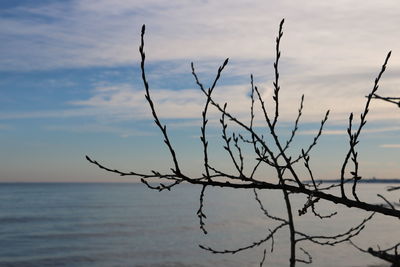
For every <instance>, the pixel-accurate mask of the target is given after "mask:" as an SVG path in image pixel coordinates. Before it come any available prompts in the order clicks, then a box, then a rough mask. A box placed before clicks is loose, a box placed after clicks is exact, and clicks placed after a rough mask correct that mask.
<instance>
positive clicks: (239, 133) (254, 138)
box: [86, 19, 400, 266]
mask: <svg viewBox="0 0 400 267" xmlns="http://www.w3.org/2000/svg"><path fill="white" fill-rule="evenodd" d="M283 25H284V19H283V20H282V21H281V22H280V24H279V31H278V36H277V38H276V46H275V48H276V49H275V50H276V57H275V62H274V64H273V67H274V74H275V76H274V81H273V88H274V93H273V97H272V100H273V102H274V111H273V114H272V115H271V114H270V113H269V111H268V110H267V106H266V104H265V100H264V99H263V97H262V95H261V93H260V90H259V88H258V87H257V86H255V85H254V77H253V75H251V76H250V78H251V95H250V99H251V106H250V122H249V123H246V122H244V121H243V120H239V119H238V118H237V117H236V116H235V115H234V114H232V113H231V112H230V111H229V109H228V104H227V103H223V104H221V103H218V102H217V100H216V99H215V98H214V96H213V92H214V91H215V89H216V86H217V84H218V82H219V80H220V79H221V77H222V74H223V71H224V70H225V68H226V67H227V65H228V62H229V59H228V58H227V59H226V60H225V61H224V62H223V63H222V64H221V66H220V67H219V68H218V70H217V73H216V75H215V78H214V80H213V82H212V84H211V86H210V87H209V88H208V89H206V88H205V87H204V85H203V83H201V81H200V79H199V77H198V76H197V74H196V69H195V67H194V64H193V63H191V71H192V75H193V77H194V80H195V83H196V85H197V86H198V87H199V89H200V90H201V92H203V94H204V95H205V99H206V100H205V104H204V108H203V110H202V113H201V118H202V125H201V127H200V142H201V144H202V150H203V151H202V157H203V162H202V164H203V167H204V173H203V174H202V175H201V176H199V177H193V176H190V175H186V174H184V173H183V171H182V170H181V168H180V165H179V160H178V157H177V155H176V152H175V149H174V146H173V143H172V142H171V140H170V137H169V135H168V131H167V127H166V125H163V124H162V122H161V121H160V119H159V117H158V115H157V114H158V113H157V111H156V108H155V103H154V102H153V100H152V98H151V94H150V92H151V90H150V86H149V83H148V81H147V78H146V72H145V59H146V56H145V51H144V34H145V25H143V27H142V31H141V43H140V47H139V52H140V55H141V64H140V68H141V73H142V80H143V84H144V89H145V99H146V101H147V102H148V104H149V106H150V110H151V113H152V116H153V119H154V122H155V124H156V125H157V127H158V128H159V130H160V131H161V133H162V136H163V139H164V143H165V145H166V146H167V149H168V151H169V154H170V157H171V159H172V165H173V167H172V168H171V169H170V170H171V172H170V173H161V172H159V171H155V170H152V171H150V173H149V174H144V173H137V172H132V171H128V172H124V171H120V170H115V169H112V168H109V167H106V166H105V165H103V164H101V163H99V162H98V161H95V160H93V159H91V158H90V157H88V156H86V159H87V160H88V161H89V162H90V163H92V164H94V165H96V166H97V167H99V168H101V169H104V170H106V171H108V172H113V173H116V174H118V175H121V176H128V175H129V176H135V177H138V178H140V180H141V182H142V183H144V184H145V185H146V186H147V187H148V188H150V189H153V190H158V191H162V190H165V189H167V190H171V189H173V188H174V187H175V186H179V184H181V183H182V182H186V183H190V184H193V185H200V186H201V192H200V196H199V209H198V211H197V216H198V218H199V224H200V226H199V227H200V229H201V230H202V231H203V233H204V234H207V231H206V223H205V219H206V215H205V213H204V211H203V208H204V198H205V197H206V195H205V190H206V188H207V187H209V186H213V187H222V188H239V189H251V190H253V193H254V199H255V200H256V203H257V206H258V207H259V208H260V210H261V212H262V213H263V214H264V215H265V217H266V218H267V219H268V220H272V221H273V222H276V223H279V224H278V225H271V226H269V227H267V230H268V234H267V235H266V236H265V237H263V238H261V239H260V240H258V241H255V242H253V243H251V244H247V245H244V246H241V247H239V248H236V249H235V248H233V249H214V248H211V247H209V246H206V245H199V246H200V248H202V249H203V250H206V251H209V252H212V253H225V254H227V253H230V254H234V253H238V252H241V251H245V250H248V249H252V248H255V247H259V246H262V245H264V244H265V243H266V242H267V241H271V253H272V252H273V244H274V236H275V235H276V233H277V232H279V231H284V230H287V231H289V241H290V258H289V265H290V266H295V265H296V263H297V262H302V263H311V262H312V257H311V254H310V253H309V252H308V251H307V250H305V249H304V248H303V247H299V246H298V244H300V243H305V242H311V243H314V244H318V245H321V246H326V245H327V246H335V245H337V244H340V243H345V242H351V238H353V237H355V236H357V235H359V234H360V233H361V232H362V231H363V229H364V227H365V225H366V223H367V222H368V221H370V220H372V218H373V216H374V214H382V215H385V216H389V217H395V218H400V210H399V209H396V207H395V205H392V204H391V205H381V204H375V203H367V202H363V201H361V200H360V199H359V197H358V195H357V182H358V181H359V180H360V179H361V177H360V176H359V174H358V170H359V163H358V153H357V151H356V147H357V145H358V144H359V138H360V134H361V132H362V130H363V128H364V126H365V124H366V123H367V120H366V118H367V115H368V112H369V105H370V102H371V99H374V98H379V96H378V95H377V94H376V92H377V90H378V87H379V81H380V79H381V77H382V75H383V73H384V72H385V70H386V66H387V63H388V60H389V58H390V55H391V52H389V53H388V54H387V56H386V58H385V61H384V63H383V65H382V67H381V70H380V72H379V73H378V76H377V78H376V79H375V82H374V85H373V89H372V91H371V93H370V94H369V95H368V96H367V101H366V104H365V107H364V111H363V112H362V113H361V115H360V124H359V126H358V127H357V128H356V129H355V130H353V113H351V114H350V116H349V126H348V129H347V133H348V137H349V149H348V151H347V153H346V155H345V157H344V161H343V164H342V167H341V170H340V182H339V183H337V184H333V185H330V186H323V185H322V184H321V183H317V182H316V180H315V174H314V173H313V171H312V168H311V155H310V152H311V150H312V149H313V148H314V147H315V146H316V145H317V143H318V140H319V138H320V137H321V136H322V133H323V128H324V126H325V124H326V122H327V120H328V117H329V110H328V111H327V112H326V114H325V116H324V117H323V119H322V120H321V123H320V127H319V129H318V133H317V135H316V136H315V137H314V139H313V141H312V143H311V144H310V145H309V146H308V147H303V148H301V149H300V151H299V152H298V153H296V156H292V155H290V154H289V153H288V148H289V147H290V146H291V145H292V144H293V142H294V139H295V136H296V134H297V132H298V126H299V121H300V118H301V116H302V110H303V106H304V95H303V96H302V97H301V99H300V107H299V109H298V113H297V117H296V119H295V121H294V126H293V129H292V131H291V134H290V136H289V138H288V139H287V140H286V142H282V141H281V140H280V139H279V136H278V133H277V131H276V125H277V123H278V122H279V118H280V117H279V111H280V105H279V103H280V99H279V92H280V90H281V87H280V83H279V78H280V76H279V60H280V58H281V51H280V44H281V41H282V37H283ZM390 100H391V101H394V100H393V99H390ZM389 102H390V101H389ZM256 104H258V105H259V108H260V112H261V114H262V116H263V118H264V121H265V128H266V129H267V134H268V135H269V137H270V138H269V139H268V141H267V139H266V138H265V137H264V136H263V135H262V134H260V133H259V132H258V131H257V129H256V128H255V127H254V118H255V109H256V108H257V107H256ZM210 108H214V109H215V110H216V111H217V112H219V114H220V116H221V119H220V124H221V129H222V133H221V137H222V140H223V142H224V146H223V148H224V150H225V151H226V152H227V153H228V155H229V159H230V161H231V162H232V164H233V168H232V170H230V171H223V170H220V169H218V168H217V167H215V166H213V164H212V162H210V157H209V150H208V141H207V134H206V133H207V132H206V128H207V124H208V116H209V115H208V111H209V109H210ZM229 125H235V126H236V127H235V128H234V129H233V130H231V131H232V134H229V133H228V131H227V129H228V126H229ZM264 133H265V131H264ZM242 146H249V147H250V148H251V150H252V152H253V153H254V157H253V160H254V161H255V164H254V165H251V166H254V167H252V168H251V170H250V171H249V172H247V171H246V170H245V168H244V163H245V159H244V156H243V153H242V151H243V150H242ZM246 159H247V157H246ZM300 162H303V163H304V166H303V165H301V166H299V165H300V164H298V163H300ZM351 163H353V167H354V168H353V171H351V172H350V174H351V177H350V178H348V177H346V173H347V169H348V165H350V164H351ZM261 165H265V166H267V167H270V168H273V169H274V171H275V173H276V177H275V178H267V177H264V178H262V179H260V178H255V177H256V174H257V173H258V171H259V166H261ZM302 166H303V168H305V169H306V171H307V173H308V176H307V177H301V175H300V172H299V171H298V169H299V168H300V167H302ZM155 178H156V179H158V181H159V182H158V185H153V184H152V183H150V182H149V179H155ZM310 180H311V183H310V182H308V181H310ZM350 182H352V183H353V185H352V195H353V197H354V199H350V198H348V197H347V195H346V192H345V187H344V186H345V184H346V183H350ZM334 187H340V195H335V194H332V193H331V192H330V191H329V190H330V189H331V188H334ZM260 190H262V191H264V190H280V191H281V192H282V194H283V202H284V203H285V206H286V211H285V217H279V216H276V215H272V214H271V213H270V212H269V211H268V208H267V207H266V206H265V204H264V203H262V201H261V199H260V198H259V195H258V192H259V191H260ZM293 194H298V195H303V196H305V197H306V199H307V200H306V202H305V203H304V205H303V208H301V209H299V210H298V213H299V215H300V216H301V215H304V214H306V213H307V212H308V211H309V210H310V209H311V210H312V214H313V215H314V216H316V217H318V218H320V219H321V220H326V219H329V218H331V217H333V216H335V215H336V214H337V212H336V211H335V212H332V213H330V214H327V215H321V214H319V213H318V212H317V211H316V207H315V205H316V203H317V202H321V201H325V202H329V203H333V204H340V205H344V206H346V207H348V208H356V209H359V210H364V211H367V212H371V213H370V215H368V216H367V217H366V218H363V219H362V220H361V221H360V223H359V224H357V225H356V226H348V229H347V230H346V231H344V232H343V233H338V234H334V235H313V234H310V233H304V232H301V231H299V230H298V229H297V227H296V221H295V218H294V216H293V209H294V208H293V205H292V204H293V203H292V199H291V197H292V195H293ZM380 197H381V199H383V201H384V202H385V204H388V203H389V204H390V202H389V201H388V200H387V199H386V198H385V197H384V196H382V195H380ZM397 247H398V245H397V246H396V247H393V248H392V249H393V250H396V253H397ZM388 251H389V250H381V251H374V253H375V252H376V253H381V254H380V255H381V256H382V257H381V258H384V256H383V255H386V254H384V253H387V252H388ZM298 252H301V253H302V254H303V256H301V257H299V256H298ZM369 253H370V254H373V253H371V252H369ZM396 255H397V254H396ZM265 261H266V249H264V250H263V256H262V260H261V262H260V266H262V265H263V263H264V262H265Z"/></svg>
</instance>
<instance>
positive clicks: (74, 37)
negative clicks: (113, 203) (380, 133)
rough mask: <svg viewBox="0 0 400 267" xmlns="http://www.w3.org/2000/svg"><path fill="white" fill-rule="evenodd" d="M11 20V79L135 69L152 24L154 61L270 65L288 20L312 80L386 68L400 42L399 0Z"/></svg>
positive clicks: (181, 7)
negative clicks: (47, 72)
mask: <svg viewBox="0 0 400 267" xmlns="http://www.w3.org/2000/svg"><path fill="white" fill-rule="evenodd" d="M5 12H7V14H9V15H10V16H3V17H2V18H1V19H0V23H1V24H2V25H4V27H2V28H1V30H0V33H1V35H2V36H4V40H5V41H3V42H2V43H3V45H2V47H1V48H2V51H3V53H2V57H1V59H2V62H3V63H4V62H6V63H7V64H2V69H10V68H11V69H37V68H39V69H41V68H55V67H56V68H57V67H85V66H104V65H109V66H110V65H119V64H133V62H137V60H138V58H139V56H138V52H137V46H138V44H139V31H140V27H141V25H142V24H143V23H145V24H147V26H148V32H147V35H146V46H147V51H148V57H149V59H150V60H175V59H188V60H200V59H213V58H216V57H217V58H224V57H231V58H240V59H260V58H272V57H273V53H274V47H273V46H274V39H275V35H276V32H277V26H278V24H279V21H280V20H281V18H283V17H285V18H286V19H287V23H286V25H285V31H284V40H283V44H282V48H283V51H284V53H283V55H284V56H285V57H286V58H291V59H295V60H296V62H298V64H300V66H301V71H302V72H303V73H305V72H312V73H314V72H316V71H317V72H323V71H325V72H328V73H331V72H334V73H335V72H338V71H339V72H340V71H342V70H344V69H348V70H350V69H351V68H352V67H354V66H358V67H359V66H376V64H379V63H380V62H381V61H382V58H383V57H384V55H385V53H386V52H387V51H388V50H390V49H396V47H395V46H396V44H398V43H399V41H400V40H399V38H400V29H399V28H398V27H397V26H396V25H399V23H400V3H399V2H398V1H397V0H391V1H385V2H384V3H383V2H376V1H372V0H370V1H365V0H364V1H361V0H357V1H355V2H353V3H352V5H349V4H348V2H347V1H339V2H337V1H335V2H326V1H324V2H321V1H318V0H313V1H307V3H302V5H299V4H298V3H297V2H293V1H290V0H286V1H281V0H279V1H268V2H266V1H261V0H259V1H251V2H250V1H240V2H236V1H226V0H225V1H187V2H182V1H162V0H152V1H128V0H126V1H122V0H119V1H108V0H98V1H94V0H79V1H78V0H76V1H68V2H67V1H65V2H63V1H60V2H54V3H53V4H48V5H46V6H33V7H32V6H31V7H19V8H17V9H14V10H6V11H5ZM21 14H28V15H30V16H25V17H24V18H23V19H21V16H12V15H21ZM399 59H400V58H399V56H396V59H395V60H393V62H396V63H395V64H396V65H397V66H398V65H400V63H399V62H400V60H399Z"/></svg>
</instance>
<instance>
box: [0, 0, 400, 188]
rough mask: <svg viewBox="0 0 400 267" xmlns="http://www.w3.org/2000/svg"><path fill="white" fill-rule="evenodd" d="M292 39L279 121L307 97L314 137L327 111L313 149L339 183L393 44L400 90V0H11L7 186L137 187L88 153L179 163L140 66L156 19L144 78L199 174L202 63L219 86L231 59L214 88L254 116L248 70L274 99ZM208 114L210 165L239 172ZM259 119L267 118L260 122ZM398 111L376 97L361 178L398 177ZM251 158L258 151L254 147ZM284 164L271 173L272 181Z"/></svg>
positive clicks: (2, 7)
mask: <svg viewBox="0 0 400 267" xmlns="http://www.w3.org/2000/svg"><path fill="white" fill-rule="evenodd" d="M282 18H285V19H286V22H285V25H284V36H283V40H282V46H281V49H282V56H283V58H282V61H281V86H282V89H281V100H282V102H281V108H282V110H281V121H280V124H279V127H280V128H279V131H280V134H281V136H282V138H283V139H284V138H285V137H287V136H288V134H289V133H290V131H291V125H292V124H293V120H294V118H295V116H296V111H297V108H298V104H299V99H300V97H301V94H303V93H304V94H305V108H304V112H303V118H302V120H301V123H302V124H301V127H300V129H299V135H298V137H297V139H296V140H295V141H296V142H297V143H296V145H295V146H294V147H293V149H292V150H291V152H292V153H293V154H294V155H297V154H298V150H296V149H298V148H300V147H301V146H306V145H307V144H309V143H310V142H311V141H312V139H313V134H314V133H315V131H316V129H317V128H318V124H319V122H320V120H321V119H322V118H323V116H324V113H325V111H326V110H327V109H330V110H331V117H330V119H329V121H328V123H327V126H326V131H325V135H324V136H323V137H322V138H321V142H320V144H319V146H318V147H317V149H316V150H315V151H313V153H312V154H311V162H310V163H311V165H312V166H313V167H314V171H315V176H317V177H318V178H330V179H332V178H337V177H338V175H339V174H340V166H341V163H342V161H343V158H344V154H345V152H346V149H347V142H348V141H347V139H346V135H345V133H346V132H345V130H346V127H347V126H346V123H347V119H348V116H349V113H350V112H354V113H355V114H356V116H355V118H357V119H358V118H359V115H358V114H359V113H360V112H361V111H362V109H363V104H364V103H365V98H364V96H365V95H366V94H368V92H369V91H370V90H371V89H372V86H373V81H374V79H375V77H376V75H377V73H378V72H379V70H380V67H381V65H382V63H383V61H384V58H385V56H386V54H387V52H388V51H389V50H393V55H392V57H391V59H390V62H389V67H388V70H387V72H386V73H385V74H384V76H383V79H382V82H381V83H380V89H379V92H380V93H381V94H382V95H393V96H399V95H400V89H399V88H400V27H399V26H398V25H400V3H399V2H398V1H397V0H394V1H379V2H377V1H365V0H364V1H361V0H360V1H351V2H350V1H320V0H312V1H303V2H299V1H282V0H279V1H225V0H222V1H221V0H220V1H173V0H172V1H171V0H170V1H160V0H149V1H128V0H115V1H109V0H96V1H94V0H63V1H57V0H52V1H47V0H35V1H33V0H26V1H6V0H3V1H1V2H0V25H2V26H1V27H0V51H1V53H0V181H8V182H10V181H54V182H59V181H93V182H95V181H102V182H103V181H130V180H131V178H124V179H122V178H120V177H116V176H114V175H112V174H107V173H104V172H103V171H101V170H98V169H96V168H95V167H94V166H91V165H90V164H89V163H88V162H86V161H85V159H84V155H86V154H88V155H90V156H92V157H93V158H95V159H97V160H99V161H101V162H104V163H106V164H107V165H109V166H112V167H115V168H120V169H123V170H138V171H147V170H150V169H157V168H158V169H160V170H165V169H169V167H170V164H171V160H170V158H169V156H168V153H167V150H166V149H165V147H164V146H163V143H162V140H161V135H160V134H159V132H158V131H157V128H156V127H155V126H154V125H153V123H152V119H151V116H150V112H149V111H150V110H149V107H148V106H147V104H146V102H145V99H144V91H143V85H142V82H141V80H140V72H139V68H138V66H139V52H138V46H139V43H140V39H139V38H140V28H141V25H142V24H146V26H147V33H146V48H145V49H146V52H147V59H148V61H147V74H148V78H149V81H150V85H151V89H152V92H153V97H154V101H155V102H156V105H157V109H158V110H159V113H160V116H161V118H162V119H163V121H164V122H165V123H167V124H168V125H169V126H168V127H169V129H170V134H171V137H172V141H173V144H174V145H175V146H176V150H177V152H178V158H179V159H181V160H182V163H183V164H184V166H185V167H184V170H185V171H186V172H187V173H190V174H198V173H201V171H202V162H201V159H202V149H201V145H200V141H199V138H198V137H199V134H200V129H199V126H200V115H201V109H202V105H203V103H204V100H205V99H204V96H202V95H201V93H200V92H199V90H198V88H196V86H195V83H194V81H193V78H192V76H191V74H190V62H191V61H194V62H195V64H196V66H197V69H198V74H199V76H200V77H201V79H202V81H203V82H204V84H206V85H208V84H209V83H210V82H211V81H212V78H213V75H214V74H215V72H216V70H217V68H218V66H219V65H220V64H221V63H222V62H223V60H224V59H225V58H226V57H229V58H230V59H231V60H230V64H229V65H228V67H227V69H226V71H225V72H224V74H223V76H222V79H221V82H220V84H219V85H220V86H218V88H217V89H216V91H215V97H216V99H217V100H219V101H221V102H223V101H228V107H229V108H230V111H231V112H232V113H234V114H236V115H237V116H238V117H239V118H242V119H243V120H247V119H248V115H249V114H248V112H249V108H248V107H249V97H248V94H249V90H250V86H249V76H250V74H251V73H252V74H253V75H254V77H255V83H256V84H257V85H258V86H259V87H260V88H261V90H262V92H263V96H264V97H265V99H266V101H267V103H269V104H271V103H272V102H271V96H272V80H273V67H272V62H273V60H274V45H275V43H274V42H275V36H276V34H277V30H278V25H279V22H280V20H281V19H282ZM217 119H218V116H217V114H216V112H215V111H214V112H211V118H210V128H209V136H210V143H212V144H215V145H214V146H213V148H212V152H213V154H212V159H213V160H215V161H216V162H217V163H216V164H217V165H218V166H221V168H226V169H229V168H231V167H232V166H231V165H230V164H229V162H227V161H226V160H225V159H227V157H226V155H225V153H224V151H223V149H218V148H219V145H220V143H221V141H220V136H219V135H220V129H219V128H218V124H217V123H216V121H217ZM262 123H263V122H262V120H261V117H258V120H257V126H259V127H260V130H261V129H262V128H261V127H262V125H263V124H262ZM399 137H400V110H399V109H398V108H396V107H395V106H394V105H390V104H386V103H383V102H379V101H374V102H373V103H372V106H371V112H370V114H369V118H368V124H367V127H366V128H365V133H364V135H362V136H361V142H360V147H359V151H360V168H361V172H360V173H361V175H362V176H364V177H372V176H376V177H382V178H394V177H399V175H398V174H399V173H400V164H399V163H400V140H399ZM249 157H251V156H250V155H249ZM272 173H273V172H270V170H265V175H266V176H268V175H272Z"/></svg>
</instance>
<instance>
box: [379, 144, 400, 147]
mask: <svg viewBox="0 0 400 267" xmlns="http://www.w3.org/2000/svg"><path fill="white" fill-rule="evenodd" d="M379 147H383V148H400V144H382V145H380V146H379Z"/></svg>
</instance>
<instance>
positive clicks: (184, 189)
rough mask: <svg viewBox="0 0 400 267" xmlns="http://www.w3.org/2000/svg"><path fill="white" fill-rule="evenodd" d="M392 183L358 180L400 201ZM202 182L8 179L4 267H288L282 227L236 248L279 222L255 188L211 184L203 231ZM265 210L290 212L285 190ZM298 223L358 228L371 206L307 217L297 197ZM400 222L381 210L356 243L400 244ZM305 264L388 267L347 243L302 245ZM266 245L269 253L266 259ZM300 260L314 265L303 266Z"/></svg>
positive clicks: (0, 227) (365, 196)
mask: <svg viewBox="0 0 400 267" xmlns="http://www.w3.org/2000/svg"><path fill="white" fill-rule="evenodd" d="M388 186H391V185H390V184H360V185H359V189H358V190H359V197H360V199H361V200H364V201H369V202H372V203H376V204H384V201H383V200H382V199H381V198H379V197H378V196H377V194H378V193H379V194H382V195H384V196H385V197H386V198H387V199H389V200H396V201H399V198H400V191H399V190H397V191H392V192H387V191H386V189H387V187H388ZM200 192H201V187H200V186H196V185H190V184H181V185H178V186H176V187H174V188H173V189H172V190H171V191H168V190H165V191H162V192H158V191H157V190H151V189H148V188H147V187H146V186H145V185H143V184H140V183H2V184H0V266H10V267H11V266H16V267H19V266H38V267H39V266H40V267H42V266H136V267H139V266H140V267H161V266H167V267H184V266H195V267H201V266H260V263H261V262H262V261H263V266H288V265H289V234H288V228H282V229H281V230H279V231H278V232H277V233H276V235H274V238H273V240H268V241H267V242H264V243H261V244H260V245H259V246H256V247H254V248H252V249H248V250H245V251H241V252H238V253H236V254H231V253H228V254H214V253H211V252H209V251H206V250H203V249H201V248H200V246H199V245H202V246H205V247H211V248H213V249H214V250H218V251H224V250H235V249H238V248H240V247H246V246H249V245H251V244H253V243H254V242H258V241H259V240H262V239H264V238H265V237H266V236H268V235H269V234H270V231H271V230H272V229H273V228H274V227H275V226H276V225H277V222H274V221H272V220H270V219H268V218H266V217H265V216H264V214H263V212H262V211H261V210H260V208H259V204H258V202H257V201H256V200H255V197H254V192H253V191H252V190H243V189H226V188H206V190H205V194H204V202H203V204H204V206H203V212H204V214H205V215H206V218H204V223H205V229H206V230H207V234H204V233H203V231H202V230H201V229H200V227H199V225H200V223H199V218H198V216H197V211H198V210H199V200H200ZM258 194H259V198H260V199H261V201H262V202H263V204H264V206H265V208H266V209H267V210H268V211H269V212H270V213H271V215H274V216H281V217H283V218H285V216H286V215H285V206H284V202H283V198H282V193H281V192H280V191H271V190H269V191H258ZM290 197H291V200H292V203H293V210H294V213H295V226H296V228H297V230H298V231H301V232H304V233H307V234H308V235H311V236H312V235H325V236H326V235H336V234H340V233H343V232H346V231H347V230H348V229H349V228H350V227H354V226H356V225H358V224H359V223H360V222H361V221H362V220H363V219H364V218H365V217H367V216H368V215H370V213H369V212H365V211H360V210H357V209H354V208H346V207H343V206H339V205H334V204H331V203H327V202H326V201H323V200H321V201H319V202H318V203H317V204H316V210H317V211H318V212H319V213H320V214H321V215H327V214H330V213H332V212H337V215H335V216H333V217H332V218H328V219H319V218H316V217H315V216H314V215H312V213H307V214H305V215H302V216H299V215H298V214H297V210H298V209H300V208H301V207H302V206H303V205H304V203H305V201H306V199H305V198H304V197H303V196H299V195H294V194H293V195H291V196H290ZM399 226H400V221H399V219H396V218H389V217H386V216H381V215H375V216H374V218H373V219H372V220H371V221H369V222H368V223H367V224H366V226H365V229H363V231H362V232H361V233H360V234H359V235H358V236H356V237H354V238H353V239H352V240H353V242H354V243H355V244H356V245H357V246H359V247H360V248H363V249H367V248H368V247H373V248H375V249H376V248H377V246H380V247H381V248H386V247H390V246H392V245H394V244H396V243H397V242H399V241H400V227H399ZM300 248H302V249H304V250H306V251H307V252H308V253H309V254H310V255H311V257H312V264H310V265H307V266H322V267H323V266H327V267H328V266H332V267H333V266H335V267H339V266H349V267H350V266H352V267H361V266H390V264H388V263H385V262H384V261H382V260H380V259H377V258H375V257H373V256H370V255H369V254H366V253H363V252H360V251H358V250H357V249H355V248H354V247H353V246H352V245H350V244H349V243H348V242H345V243H343V244H339V245H336V246H320V245H315V244H312V243H310V242H308V241H304V242H299V243H298V249H297V255H298V256H297V257H298V258H299V259H300V258H301V259H307V256H306V255H305V254H304V253H303V252H302V250H300ZM264 251H265V256H264ZM297 266H306V265H305V264H303V263H298V264H297Z"/></svg>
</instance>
